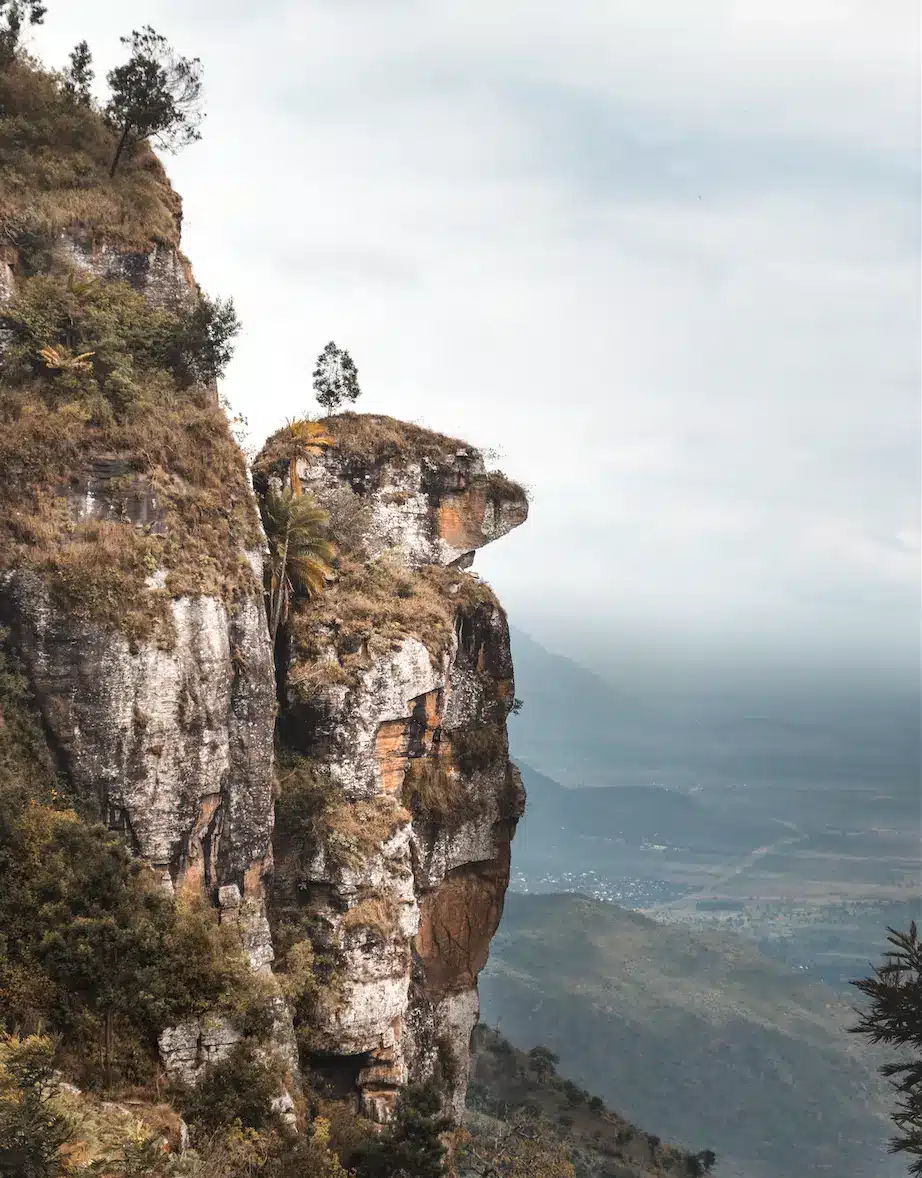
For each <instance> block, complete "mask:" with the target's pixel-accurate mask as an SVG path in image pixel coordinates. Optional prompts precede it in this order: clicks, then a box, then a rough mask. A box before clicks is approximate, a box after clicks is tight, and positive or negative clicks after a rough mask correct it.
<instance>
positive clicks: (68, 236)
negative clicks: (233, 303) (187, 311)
mask: <svg viewBox="0 0 922 1178" xmlns="http://www.w3.org/2000/svg"><path fill="white" fill-rule="evenodd" d="M46 263H47V268H48V269H49V270H53V271H57V272H60V273H65V274H66V273H67V272H68V271H69V270H73V271H74V272H75V273H80V274H89V275H90V276H91V277H93V278H98V279H102V280H104V281H106V282H127V283H128V284H129V285H130V286H133V287H134V289H135V290H138V291H141V292H142V293H143V294H144V295H146V297H147V298H148V300H149V301H150V302H151V303H153V304H154V305H155V306H160V307H176V306H189V305H191V304H192V303H194V302H195V300H196V299H197V298H198V297H199V292H198V287H197V285H196V282H195V278H194V276H193V274H192V267H191V266H190V264H189V262H188V260H187V259H186V258H185V257H184V256H183V254H182V253H181V252H180V251H179V249H178V248H176V247H175V246H172V245H166V244H163V243H156V242H151V243H150V244H149V246H148V248H147V249H125V248H124V247H119V246H118V245H116V244H114V243H112V242H111V241H107V240H105V239H104V238H97V237H94V236H93V235H92V234H90V233H84V232H80V231H78V230H76V229H73V230H67V231H65V232H61V233H58V234H57V235H56V236H55V237H54V238H53V239H52V240H51V242H50V243H49V245H48V248H47V258H46ZM20 268H21V267H20V252H19V250H18V249H17V248H16V247H15V246H12V245H3V246H0V307H2V306H3V305H4V304H5V303H7V302H10V301H11V300H12V299H14V298H15V296H16V287H17V277H18V276H19V272H20Z"/></svg>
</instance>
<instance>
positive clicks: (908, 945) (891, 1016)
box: [850, 921, 922, 1175]
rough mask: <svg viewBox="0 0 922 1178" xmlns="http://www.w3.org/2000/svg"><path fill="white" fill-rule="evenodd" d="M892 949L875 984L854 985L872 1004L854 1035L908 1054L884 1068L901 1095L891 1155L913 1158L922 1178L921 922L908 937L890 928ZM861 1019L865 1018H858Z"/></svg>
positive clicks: (912, 1167)
mask: <svg viewBox="0 0 922 1178" xmlns="http://www.w3.org/2000/svg"><path fill="white" fill-rule="evenodd" d="M887 932H888V933H889V934H890V935H889V936H888V938H887V940H888V941H889V943H890V944H891V945H892V946H893V949H891V950H889V951H887V952H886V953H885V954H884V963H883V965H879V966H877V967H876V968H875V969H874V974H873V976H872V977H870V978H863V979H862V980H860V981H856V982H852V983H851V984H852V985H853V986H855V987H856V988H857V989H858V990H860V991H861V993H862V994H864V995H865V997H867V998H869V999H870V1000H871V1004H870V1007H869V1008H868V1009H867V1010H866V1011H864V1012H863V1013H862V1014H861V1021H860V1022H859V1023H858V1024H857V1026H854V1027H852V1028H850V1029H851V1031H852V1032H853V1033H854V1034H858V1035H867V1036H868V1038H869V1039H870V1040H871V1042H872V1043H883V1044H886V1045H887V1046H891V1047H902V1048H906V1049H908V1051H909V1052H910V1055H911V1058H904V1059H901V1060H899V1061H896V1062H894V1063H887V1064H884V1065H883V1067H881V1069H880V1071H881V1075H883V1076H886V1077H888V1078H890V1079H892V1082H893V1087H894V1088H895V1089H896V1092H897V1093H898V1095H899V1099H898V1102H897V1106H896V1110H895V1111H894V1113H893V1122H894V1124H895V1125H896V1127H897V1129H898V1130H899V1134H898V1135H897V1136H896V1137H894V1138H892V1139H891V1142H890V1152H891V1153H908V1154H911V1155H912V1156H913V1157H914V1158H915V1159H916V1160H915V1161H914V1162H913V1163H912V1164H911V1165H910V1167H909V1172H910V1174H915V1175H922V943H920V941H919V937H918V931H917V929H916V922H915V921H913V922H912V923H911V924H910V926H909V932H908V933H901V932H897V930H896V929H892V928H888V929H887ZM859 1013H861V1012H859Z"/></svg>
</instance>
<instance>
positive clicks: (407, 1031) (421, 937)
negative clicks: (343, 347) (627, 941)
mask: <svg viewBox="0 0 922 1178" xmlns="http://www.w3.org/2000/svg"><path fill="white" fill-rule="evenodd" d="M326 425H327V428H328V429H329V432H330V434H331V435H332V436H333V437H334V439H335V445H334V446H332V447H330V449H329V450H328V451H327V452H326V454H325V455H324V456H323V457H322V458H316V459H313V460H311V461H309V462H302V463H301V464H300V467H299V474H300V477H301V481H302V484H303V485H304V486H305V488H307V489H310V490H312V491H313V492H314V494H315V495H316V497H317V499H318V500H319V501H320V502H321V503H322V504H324V505H325V506H327V507H328V509H329V511H330V514H331V517H332V521H333V527H332V531H333V534H334V535H336V534H337V533H339V534H340V535H342V536H343V537H344V539H345V541H346V544H347V545H348V549H349V550H348V551H347V552H345V553H344V554H343V558H342V560H341V568H340V575H339V578H338V580H337V581H336V582H335V583H334V584H333V585H332V586H331V587H330V588H329V590H328V591H327V593H326V594H325V595H324V596H323V598H321V599H320V601H318V602H316V603H309V604H307V605H305V606H303V607H302V608H301V609H300V610H298V611H297V613H296V616H295V617H294V619H293V621H292V624H291V627H290V634H289V636H288V637H289V641H288V643H287V646H285V647H284V650H283V657H282V659H281V660H280V666H279V679H280V699H281V709H282V711H281V719H280V736H281V741H282V748H283V757H284V758H287V764H288V765H289V774H290V778H291V779H297V780H298V781H299V782H300V783H301V785H302V786H303V782H304V780H305V777H307V778H309V780H310V782H311V787H312V788H311V789H307V790H305V789H304V788H301V789H300V792H299V791H298V790H295V789H294V788H293V787H289V789H286V778H285V774H284V770H283V776H282V795H281V798H280V803H279V810H280V821H279V824H278V826H277V830H276V839H275V860H276V876H275V880H274V882H273V904H272V908H271V913H272V916H273V923H274V926H275V929H276V932H277V935H278V937H279V941H280V948H281V949H282V951H283V954H284V957H285V958H286V959H287V958H288V957H290V956H291V954H292V952H293V951H294V950H295V949H296V947H297V945H298V944H299V938H304V939H307V940H309V943H310V946H311V950H312V952H313V954H314V958H315V960H323V961H324V962H325V964H326V968H327V971H328V972H327V975H326V978H325V985H324V987H323V989H322V992H320V993H319V994H317V995H316V998H315V1000H314V1001H313V1002H312V1003H310V1004H309V1006H308V1007H307V1008H305V1009H304V1010H303V1012H302V1015H301V1017H300V1018H298V1019H296V1022H297V1023H298V1024H299V1025H298V1032H299V1039H300V1043H301V1048H302V1059H303V1060H304V1063H305V1065H307V1066H309V1067H311V1068H312V1069H313V1070H315V1071H317V1072H319V1073H320V1074H321V1075H323V1076H325V1077H326V1078H327V1080H328V1081H329V1082H330V1083H331V1085H332V1086H333V1088H334V1090H336V1091H338V1092H339V1093H340V1094H342V1095H345V1094H346V1093H348V1092H350V1091H351V1092H356V1091H357V1092H358V1093H359V1095H360V1103H361V1107H362V1109H363V1111H364V1113H365V1114H366V1115H368V1116H371V1117H372V1118H374V1119H376V1120H379V1121H381V1120H386V1119H387V1117H388V1115H389V1112H390V1110H391V1109H392V1107H393V1104H394V1102H395V1100H396V1096H397V1093H398V1091H399V1088H400V1087H401V1086H402V1085H403V1084H404V1083H406V1082H407V1081H408V1080H411V1079H412V1080H423V1079H428V1078H434V1079H435V1080H436V1081H437V1083H438V1084H439V1085H440V1087H441V1088H442V1090H443V1092H444V1094H445V1097H446V1104H447V1105H448V1106H449V1107H450V1108H451V1109H452V1111H453V1112H454V1115H455V1116H456V1117H458V1118H459V1119H460V1116H461V1113H462V1110H463V1106H464V1095H465V1091H466V1086H467V1072H468V1059H469V1042H470V1036H471V1031H472V1029H473V1026H474V1024H475V1022H476V1020H477V1015H478V1000H477V989H476V982H477V974H478V972H479V971H480V969H481V968H482V966H483V965H484V963H485V961H486V957H487V952H488V948H489V943H490V939H491V937H492V936H493V933H494V932H495V930H496V927H497V925H498V923H499V919H500V916H501V913H502V905H503V897H504V893H505V890H506V885H507V883H508V878H509V848H510V841H511V838H512V834H513V832H514V829H515V824H516V821H517V819H518V816H519V815H520V813H521V811H522V807H523V804H524V793H523V790H522V786H521V782H520V780H519V777H518V773H517V771H516V769H515V768H514V766H512V765H511V763H510V762H509V759H508V744H507V739H506V716H507V714H508V711H509V709H510V708H511V706H512V703H513V670H512V662H511V658H510V652H509V632H508V628H507V624H506V617H505V614H504V613H503V610H502V609H501V607H500V606H499V604H498V603H497V601H496V600H495V598H494V596H493V594H492V592H491V591H490V590H489V588H488V587H487V586H485V585H484V584H482V583H481V582H480V581H479V580H478V579H477V578H476V576H474V575H473V574H470V573H468V572H465V571H464V570H463V568H461V567H459V566H460V565H463V564H467V563H469V561H470V559H472V557H473V550H474V549H475V548H478V547H481V546H482V545H483V544H485V543H487V542H489V540H491V539H493V538H495V537H496V536H499V535H502V534H504V533H505V532H507V531H509V530H510V529H511V528H512V527H515V526H516V525H517V524H519V523H521V522H522V521H523V520H524V519H525V517H526V514H527V503H526V499H525V496H524V493H523V492H522V490H521V489H520V488H518V487H516V486H515V485H514V484H511V483H509V482H508V481H507V480H505V479H504V478H503V477H502V476H500V475H492V476H490V475H487V474H486V473H485V471H484V464H483V460H482V458H481V456H480V455H479V454H478V453H477V452H476V451H473V450H470V449H469V448H467V447H464V446H462V445H461V444H459V443H457V442H455V441H453V440H452V439H447V438H443V437H440V436H439V435H436V434H430V433H428V432H426V431H422V430H418V429H416V428H415V427H412V426H407V425H404V424H402V423H398V422H394V421H392V420H391V419H387V418H374V417H356V416H354V415H350V414H347V415H343V416H341V417H338V418H337V417H335V418H331V419H329V420H328V421H327V422H326ZM272 455H273V447H272V443H271V441H270V444H269V445H268V447H267V449H266V451H265V452H264V460H263V462H262V464H261V478H258V479H257V485H258V486H261V487H262V488H263V489H265V488H266V487H267V486H268V484H269V482H270V480H271V479H272V477H273V476H280V475H281V473H282V467H281V466H280V465H279V464H275V465H273V463H272ZM259 469H260V463H259V462H258V463H257V470H259ZM289 791H290V795H291V796H289ZM318 796H321V797H322V798H323V803H322V805H323V817H322V818H321V819H320V820H319V821H314V823H313V828H312V831H311V834H310V837H308V838H307V839H305V838H304V829H305V824H306V823H307V822H308V821H309V819H310V815H311V811H312V809H313V808H315V807H317V805H318V803H317V800H316V799H317V797H318ZM283 964H284V963H283Z"/></svg>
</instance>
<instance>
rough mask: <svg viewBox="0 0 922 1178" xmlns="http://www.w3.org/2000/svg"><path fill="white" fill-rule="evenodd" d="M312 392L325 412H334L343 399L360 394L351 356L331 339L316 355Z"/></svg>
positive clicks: (356, 396)
mask: <svg viewBox="0 0 922 1178" xmlns="http://www.w3.org/2000/svg"><path fill="white" fill-rule="evenodd" d="M314 392H315V393H316V394H317V400H318V401H319V403H320V404H321V405H322V406H323V408H324V409H326V411H327V413H333V412H335V411H336V410H337V409H338V408H339V407H340V405H342V403H343V401H357V400H358V398H359V397H360V396H361V395H362V390H361V389H360V388H359V374H358V370H357V369H356V367H355V363H354V361H353V359H352V357H351V356H350V355H349V353H348V352H347V351H346V350H345V349H344V348H337V346H336V344H335V343H333V341H332V340H330V342H329V343H328V344H327V346H326V347H325V348H324V349H323V351H322V352H321V353H320V355H319V356H318V357H317V367H316V368H315V369H314Z"/></svg>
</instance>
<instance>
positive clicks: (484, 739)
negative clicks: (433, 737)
mask: <svg viewBox="0 0 922 1178" xmlns="http://www.w3.org/2000/svg"><path fill="white" fill-rule="evenodd" d="M447 736H448V739H449V741H450V743H451V750H452V752H453V753H454V755H455V759H456V760H457V762H458V767H459V768H460V770H461V772H462V773H463V774H464V776H465V777H471V776H473V774H475V773H483V772H485V771H486V770H488V769H491V768H493V767H495V766H496V765H498V764H499V765H502V766H503V768H505V765H506V761H507V759H508V755H509V754H508V749H509V745H508V740H507V736H506V722H505V717H504V718H503V719H502V720H501V721H500V722H494V723H479V724H471V725H468V726H465V727H463V728H453V729H452V730H451V731H450V732H448V733H447Z"/></svg>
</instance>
